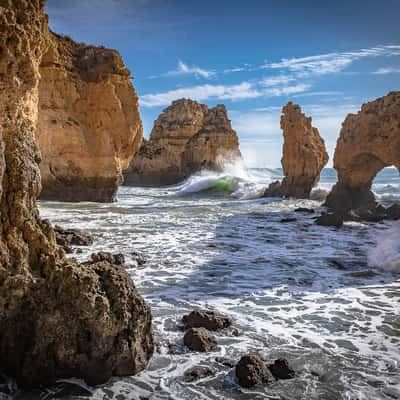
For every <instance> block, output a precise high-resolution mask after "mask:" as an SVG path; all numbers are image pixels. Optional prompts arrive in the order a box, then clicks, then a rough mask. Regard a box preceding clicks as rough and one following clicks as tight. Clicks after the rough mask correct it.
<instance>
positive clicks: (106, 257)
mask: <svg viewBox="0 0 400 400" xmlns="http://www.w3.org/2000/svg"><path fill="white" fill-rule="evenodd" d="M100 261H107V262H109V263H110V264H114V265H124V264H125V257H124V255H123V254H120V253H119V254H112V253H108V252H106V251H100V252H98V253H92V254H91V255H90V261H89V263H90V264H93V263H96V262H100Z"/></svg>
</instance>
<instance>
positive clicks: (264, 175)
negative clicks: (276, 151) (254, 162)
mask: <svg viewBox="0 0 400 400" xmlns="http://www.w3.org/2000/svg"><path fill="white" fill-rule="evenodd" d="M220 165H221V166H222V167H221V171H220V172H216V171H211V170H206V169H205V170H202V171H199V172H197V173H195V174H193V175H191V176H190V177H189V178H188V179H186V180H185V181H184V182H183V183H182V184H180V185H179V186H178V187H177V189H178V190H177V194H178V195H187V194H191V193H199V192H205V191H207V192H218V193H227V194H229V195H230V196H232V197H233V198H236V199H239V200H249V199H256V198H259V197H262V195H263V193H264V191H265V189H266V188H267V187H268V185H269V183H271V181H272V175H271V171H270V170H268V169H259V170H249V169H247V168H246V166H245V165H244V163H243V160H241V159H240V158H236V159H231V160H224V161H221V162H220Z"/></svg>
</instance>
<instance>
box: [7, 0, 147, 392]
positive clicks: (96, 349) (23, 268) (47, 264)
mask: <svg viewBox="0 0 400 400" xmlns="http://www.w3.org/2000/svg"><path fill="white" fill-rule="evenodd" d="M43 7H44V1H42V0H30V1H25V0H0V51H1V57H0V77H1V79H0V135H1V138H0V178H1V180H0V182H1V185H0V224H1V230H0V373H5V374H7V375H10V376H12V377H15V378H16V379H17V382H18V383H19V384H21V385H24V386H33V385H39V384H49V383H52V382H54V381H55V380H56V379H58V378H67V377H73V376H75V377H80V378H83V379H85V380H86V381H87V382H88V383H90V384H97V383H101V382H104V381H106V380H107V379H108V378H110V377H111V376H112V375H131V374H134V373H136V372H138V371H140V370H141V369H143V368H144V367H145V366H146V364H147V361H148V359H149V357H150V356H151V354H152V352H153V338H152V331H151V315H150V310H149V308H148V306H147V305H146V304H145V302H144V300H143V299H142V297H141V296H140V295H139V293H138V292H137V290H136V288H135V286H134V285H133V283H132V280H131V279H130V277H129V275H128V274H127V272H126V271H125V269H124V268H123V267H121V266H115V265H112V264H110V263H108V262H95V263H92V264H90V265H85V266H80V265H78V264H77V263H76V262H74V261H71V260H67V259H66V258H65V256H64V252H63V251H62V249H61V248H60V247H58V246H57V245H56V238H55V233H54V231H53V229H52V228H51V226H50V225H49V224H48V223H47V222H45V221H43V220H41V219H40V217H39V213H38V209H37V206H36V197H37V195H38V193H39V192H40V173H39V167H38V164H39V162H40V152H39V150H38V147H37V145H36V143H35V129H36V125H37V116H38V101H39V100H38V98H39V95H38V93H39V92H38V85H39V64H40V62H41V57H42V55H43V53H44V52H45V51H46V47H47V45H48V41H49V40H51V39H49V38H48V30H47V17H46V16H45V14H44V11H43Z"/></svg>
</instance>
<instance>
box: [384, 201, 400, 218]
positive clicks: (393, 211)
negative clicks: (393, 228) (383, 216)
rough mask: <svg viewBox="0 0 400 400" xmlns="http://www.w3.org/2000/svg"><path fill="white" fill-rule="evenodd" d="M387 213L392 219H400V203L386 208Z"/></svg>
mask: <svg viewBox="0 0 400 400" xmlns="http://www.w3.org/2000/svg"><path fill="white" fill-rule="evenodd" d="M386 213H387V215H388V217H389V218H390V219H394V220H398V219H400V204H393V205H392V206H390V207H389V208H388V209H386Z"/></svg>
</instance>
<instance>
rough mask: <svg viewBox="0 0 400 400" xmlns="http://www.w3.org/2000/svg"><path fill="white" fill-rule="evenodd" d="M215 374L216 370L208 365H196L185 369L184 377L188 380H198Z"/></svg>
mask: <svg viewBox="0 0 400 400" xmlns="http://www.w3.org/2000/svg"><path fill="white" fill-rule="evenodd" d="M212 375H214V371H213V370H212V369H211V368H208V367H202V366H196V367H193V368H189V369H187V370H186V371H185V373H184V377H185V380H186V381H188V382H193V381H197V380H199V379H204V378H207V377H209V376H212Z"/></svg>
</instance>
